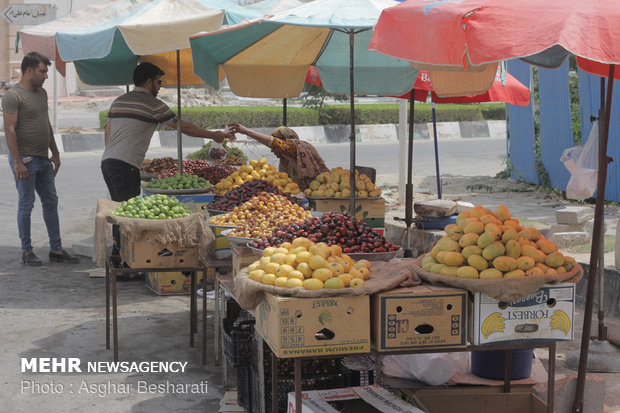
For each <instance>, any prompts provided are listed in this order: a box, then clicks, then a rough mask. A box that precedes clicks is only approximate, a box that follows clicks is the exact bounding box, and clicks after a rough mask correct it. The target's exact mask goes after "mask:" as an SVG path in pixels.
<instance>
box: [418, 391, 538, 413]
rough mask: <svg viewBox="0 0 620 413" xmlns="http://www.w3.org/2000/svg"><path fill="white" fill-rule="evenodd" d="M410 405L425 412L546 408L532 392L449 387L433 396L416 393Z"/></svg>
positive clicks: (508, 412)
mask: <svg viewBox="0 0 620 413" xmlns="http://www.w3.org/2000/svg"><path fill="white" fill-rule="evenodd" d="M415 396H416V399H417V400H416V401H415V402H414V403H413V404H415V405H416V406H417V407H419V408H421V409H422V410H423V411H425V412H428V413H454V412H455V411H458V412H459V413H480V412H502V413H546V412H547V405H546V404H545V402H544V401H542V400H541V399H540V398H539V397H538V396H536V395H535V394H533V393H478V394H467V393H463V392H453V391H452V390H451V389H450V388H447V389H443V391H440V392H437V393H435V394H417V392H416V393H415Z"/></svg>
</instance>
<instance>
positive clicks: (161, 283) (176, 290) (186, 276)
mask: <svg viewBox="0 0 620 413" xmlns="http://www.w3.org/2000/svg"><path fill="white" fill-rule="evenodd" d="M203 276H204V273H203V272H202V271H197V272H196V289H199V288H202V278H203ZM214 278H215V268H212V267H208V268H207V279H206V280H205V284H207V286H208V285H209V284H211V285H212V284H213V280H214ZM191 279H192V277H191V272H189V271H183V272H179V271H167V272H161V271H155V272H149V273H147V276H146V278H145V283H146V287H147V288H148V289H149V290H151V291H153V292H154V293H156V294H157V295H177V294H189V293H190V290H191V285H190V284H191ZM207 288H208V287H207Z"/></svg>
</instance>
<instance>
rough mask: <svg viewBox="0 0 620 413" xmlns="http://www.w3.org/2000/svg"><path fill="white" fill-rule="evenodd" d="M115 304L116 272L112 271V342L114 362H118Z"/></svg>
mask: <svg viewBox="0 0 620 413" xmlns="http://www.w3.org/2000/svg"><path fill="white" fill-rule="evenodd" d="M117 315H118V314H117V302H116V272H115V271H114V270H112V341H113V346H114V361H118V318H117Z"/></svg>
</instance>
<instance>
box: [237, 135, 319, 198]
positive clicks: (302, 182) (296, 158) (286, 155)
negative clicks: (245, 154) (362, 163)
mask: <svg viewBox="0 0 620 413" xmlns="http://www.w3.org/2000/svg"><path fill="white" fill-rule="evenodd" d="M228 128H229V130H230V131H231V132H233V133H242V134H244V135H247V136H249V137H250V138H252V139H254V140H256V141H258V142H260V143H262V144H264V145H266V146H268V147H270V148H271V151H272V152H273V153H274V154H275V155H276V156H277V157H278V159H280V167H279V171H280V172H286V173H287V174H288V176H289V177H290V178H291V179H292V180H293V182H296V183H297V185H299V188H300V189H301V190H302V191H303V190H304V189H306V188H308V185H310V182H312V180H313V179H314V178H315V177H316V176H317V175H318V174H320V173H321V172H327V171H329V169H328V168H327V166H325V162H324V161H323V158H321V156H320V155H319V153H318V152H317V150H316V149H315V148H314V146H312V145H311V144H309V143H308V142H304V141H302V140H300V139H299V137H298V136H297V134H296V133H295V132H294V131H293V130H292V129H290V128H287V127H286V126H280V127H278V128H275V129H274V130H273V131H272V132H271V136H270V135H265V134H263V133H260V132H257V131H255V130H252V129H248V128H246V127H245V126H243V125H241V124H239V123H231V124H229V125H228Z"/></svg>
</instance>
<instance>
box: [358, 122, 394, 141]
mask: <svg viewBox="0 0 620 413" xmlns="http://www.w3.org/2000/svg"><path fill="white" fill-rule="evenodd" d="M360 137H361V139H362V142H375V141H385V140H396V125H360Z"/></svg>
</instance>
